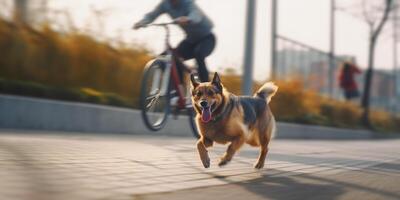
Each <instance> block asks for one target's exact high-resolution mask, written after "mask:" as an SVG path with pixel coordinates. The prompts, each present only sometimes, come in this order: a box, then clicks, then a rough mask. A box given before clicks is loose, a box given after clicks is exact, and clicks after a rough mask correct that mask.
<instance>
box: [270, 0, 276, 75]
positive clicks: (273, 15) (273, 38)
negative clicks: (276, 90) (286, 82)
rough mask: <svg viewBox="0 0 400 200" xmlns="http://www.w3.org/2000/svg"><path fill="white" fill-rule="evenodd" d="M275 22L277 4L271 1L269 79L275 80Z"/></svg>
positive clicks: (274, 0)
mask: <svg viewBox="0 0 400 200" xmlns="http://www.w3.org/2000/svg"><path fill="white" fill-rule="evenodd" d="M277 21H278V2H277V0H272V5H271V79H272V80H275V79H276V78H277V50H276V41H277V39H278V38H277V36H278V34H277Z"/></svg>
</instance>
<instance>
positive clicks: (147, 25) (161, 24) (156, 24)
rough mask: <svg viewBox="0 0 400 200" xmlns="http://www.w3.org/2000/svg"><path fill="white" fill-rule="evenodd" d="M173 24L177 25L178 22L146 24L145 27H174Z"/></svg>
mask: <svg viewBox="0 0 400 200" xmlns="http://www.w3.org/2000/svg"><path fill="white" fill-rule="evenodd" d="M172 24H177V23H176V21H172V22H166V23H152V24H146V25H144V27H149V26H168V25H172Z"/></svg>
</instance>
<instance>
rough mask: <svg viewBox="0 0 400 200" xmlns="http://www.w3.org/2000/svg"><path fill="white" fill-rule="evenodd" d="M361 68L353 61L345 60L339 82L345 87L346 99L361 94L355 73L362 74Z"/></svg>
mask: <svg viewBox="0 0 400 200" xmlns="http://www.w3.org/2000/svg"><path fill="white" fill-rule="evenodd" d="M360 73H361V70H360V69H359V68H358V67H357V66H356V65H355V64H353V63H352V62H348V61H346V62H344V63H343V66H342V69H341V71H340V74H339V84H340V87H341V88H342V89H343V92H344V96H345V98H346V100H351V99H353V98H357V97H359V96H360V92H359V91H358V86H357V82H356V81H355V78H354V77H355V75H356V74H360Z"/></svg>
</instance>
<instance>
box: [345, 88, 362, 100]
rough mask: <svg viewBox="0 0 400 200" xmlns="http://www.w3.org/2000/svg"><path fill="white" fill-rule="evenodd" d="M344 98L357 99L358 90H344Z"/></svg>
mask: <svg viewBox="0 0 400 200" xmlns="http://www.w3.org/2000/svg"><path fill="white" fill-rule="evenodd" d="M344 96H345V97H346V99H352V98H357V97H359V96H360V92H358V90H345V91H344Z"/></svg>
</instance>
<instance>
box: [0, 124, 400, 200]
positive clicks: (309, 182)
mask: <svg viewBox="0 0 400 200" xmlns="http://www.w3.org/2000/svg"><path fill="white" fill-rule="evenodd" d="M194 147H195V140H194V139H193V138H173V137H144V136H121V135H118V136H112V135H80V134H55V133H37V132H36V133H34V134H33V133H24V132H19V133H15V132H12V131H1V134H0V177H1V179H0V199H1V200H3V199H4V200H13V199H18V200H19V199H29V200H32V199H33V200H46V199H189V198H190V199H204V198H207V197H208V196H209V195H212V197H211V199H244V198H246V199H265V198H267V199H298V198H300V197H304V198H301V199H305V198H306V199H312V198H314V199H320V198H317V197H326V198H324V199H333V198H344V199H354V197H358V195H365V194H367V195H368V197H370V198H372V199H400V187H399V185H400V175H399V174H400V173H399V172H400V157H399V152H400V140H373V141H372V140H371V141H305V140H275V141H273V143H272V146H271V148H270V149H271V150H270V154H269V157H268V158H267V164H266V169H263V170H254V169H253V168H252V165H253V163H254V162H255V160H256V157H257V155H258V150H257V149H254V148H251V147H245V148H243V149H242V151H241V152H240V153H239V155H237V156H236V157H235V158H234V160H233V161H232V162H231V163H230V164H229V165H227V166H226V167H223V168H219V167H218V166H217V161H218V157H219V155H221V154H222V153H223V151H224V149H225V147H224V146H219V145H218V146H216V147H214V148H213V149H211V150H210V153H211V154H210V155H211V160H212V163H211V168H209V169H203V168H202V165H201V163H200V161H199V159H198V156H197V152H196V150H195V148H194ZM318 194H320V195H322V196H318ZM299 195H300V196H299ZM328 197H330V198H328ZM363 199H368V198H363Z"/></svg>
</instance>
